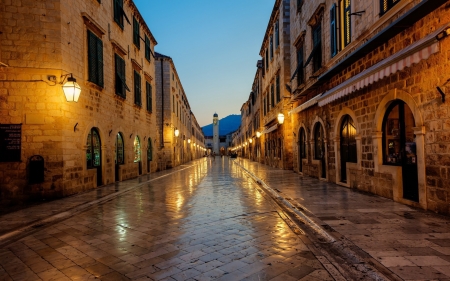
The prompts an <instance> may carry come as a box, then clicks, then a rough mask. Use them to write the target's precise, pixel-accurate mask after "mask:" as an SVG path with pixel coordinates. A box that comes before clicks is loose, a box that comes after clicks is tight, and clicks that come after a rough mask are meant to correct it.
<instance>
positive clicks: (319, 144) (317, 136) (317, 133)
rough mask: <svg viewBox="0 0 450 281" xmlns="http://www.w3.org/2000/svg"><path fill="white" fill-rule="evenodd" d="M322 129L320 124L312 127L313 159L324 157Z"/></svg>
mask: <svg viewBox="0 0 450 281" xmlns="http://www.w3.org/2000/svg"><path fill="white" fill-rule="evenodd" d="M324 154H325V142H324V135H323V128H322V125H321V124H320V123H316V125H315V126H314V159H322V158H323V157H324V156H325V155H324Z"/></svg>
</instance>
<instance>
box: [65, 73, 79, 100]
mask: <svg viewBox="0 0 450 281" xmlns="http://www.w3.org/2000/svg"><path fill="white" fill-rule="evenodd" d="M62 88H63V92H64V95H65V96H66V100H67V101H68V102H72V101H74V102H78V99H79V98H80V93H81V87H80V85H78V83H77V80H76V79H75V78H73V77H72V74H70V77H68V78H67V82H66V83H64V85H63V86H62Z"/></svg>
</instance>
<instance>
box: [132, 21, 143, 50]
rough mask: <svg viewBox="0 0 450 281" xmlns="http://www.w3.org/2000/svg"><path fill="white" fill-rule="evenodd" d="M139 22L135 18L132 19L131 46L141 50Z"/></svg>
mask: <svg viewBox="0 0 450 281" xmlns="http://www.w3.org/2000/svg"><path fill="white" fill-rule="evenodd" d="M139 27H140V26H139V22H138V21H137V19H136V18H133V44H134V45H135V46H136V48H138V49H140V48H141V42H140V39H141V36H140V35H139Z"/></svg>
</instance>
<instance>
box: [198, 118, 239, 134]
mask: <svg viewBox="0 0 450 281" xmlns="http://www.w3.org/2000/svg"><path fill="white" fill-rule="evenodd" d="M239 126H241V115H237V114H232V115H228V116H227V117H224V118H222V119H219V135H221V136H225V135H228V134H229V133H232V132H234V131H236V130H237V129H238V128H239ZM202 130H203V134H205V136H206V137H208V136H209V137H212V135H213V124H212V123H211V124H209V125H206V126H204V127H202Z"/></svg>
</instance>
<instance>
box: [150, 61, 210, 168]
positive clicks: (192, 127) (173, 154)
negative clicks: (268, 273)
mask: <svg viewBox="0 0 450 281" xmlns="http://www.w3.org/2000/svg"><path fill="white" fill-rule="evenodd" d="M155 57H156V65H155V66H156V96H157V98H156V116H157V117H156V119H157V120H156V123H157V132H158V140H159V146H158V148H157V150H156V162H157V165H158V170H165V169H168V168H173V167H176V166H179V165H181V164H183V163H186V162H189V161H191V160H193V159H197V158H199V157H201V156H202V155H203V154H204V153H205V146H204V136H203V132H202V130H201V128H200V126H199V124H198V123H197V119H195V116H194V114H193V113H192V111H191V106H190V105H189V101H188V99H187V96H186V94H185V92H184V89H183V86H182V84H181V80H180V78H179V77H178V73H177V71H176V68H175V64H174V62H173V60H172V58H170V57H168V56H165V55H163V54H159V53H156V54H155Z"/></svg>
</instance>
